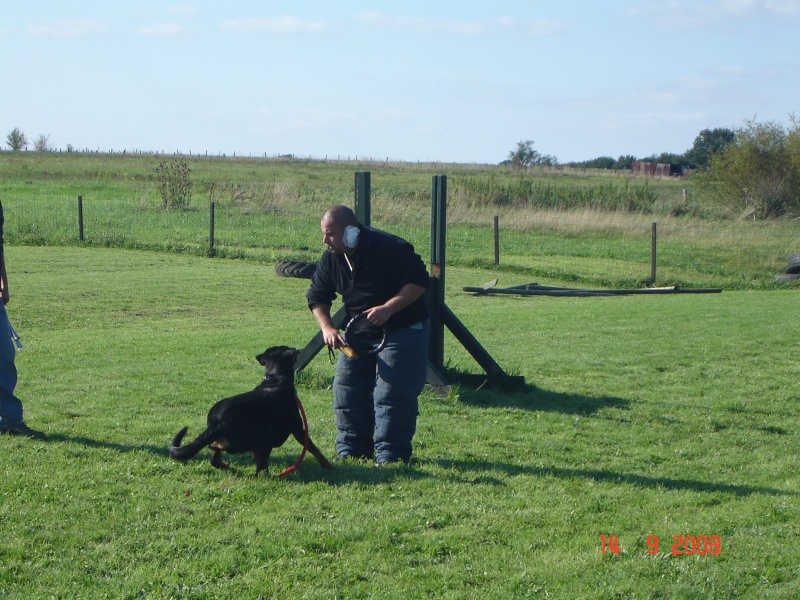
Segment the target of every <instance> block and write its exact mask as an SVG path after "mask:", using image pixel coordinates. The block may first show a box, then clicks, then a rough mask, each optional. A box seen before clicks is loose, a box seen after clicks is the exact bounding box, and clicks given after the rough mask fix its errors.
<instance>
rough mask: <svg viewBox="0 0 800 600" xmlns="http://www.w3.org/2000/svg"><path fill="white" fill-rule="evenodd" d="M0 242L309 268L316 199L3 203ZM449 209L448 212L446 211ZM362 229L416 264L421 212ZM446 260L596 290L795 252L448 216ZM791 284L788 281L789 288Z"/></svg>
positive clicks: (573, 222) (792, 241)
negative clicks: (387, 236)
mask: <svg viewBox="0 0 800 600" xmlns="http://www.w3.org/2000/svg"><path fill="white" fill-rule="evenodd" d="M3 205H4V209H5V220H6V224H5V238H6V242H7V243H8V244H10V245H14V244H17V245H48V246H54V245H85V246H105V247H120V248H135V249H145V250H154V251H168V252H187V253H192V254H197V255H207V256H218V257H227V258H243V259H252V260H260V261H264V262H269V261H277V260H297V261H316V260H317V259H318V258H319V255H320V253H321V251H322V250H323V246H322V235H321V232H320V229H319V218H320V216H321V213H322V210H324V208H325V207H326V205H325V204H324V201H322V202H295V203H293V204H288V205H283V206H274V207H269V206H258V207H254V206H252V205H250V204H248V203H247V202H246V201H242V202H234V201H227V202H208V201H203V200H202V199H198V198H195V199H194V200H193V201H192V202H191V205H190V206H189V207H188V208H186V209H172V210H164V209H162V208H161V207H160V205H159V204H158V203H154V202H150V203H146V202H142V201H136V200H131V199H122V200H113V199H103V200H99V199H89V198H84V197H83V196H75V195H69V196H66V195H65V196H64V197H61V198H49V199H36V200H30V199H28V200H15V199H13V198H6V199H4V200H3ZM449 210H450V208H448V211H449ZM371 214H372V225H374V226H376V227H379V228H381V229H384V230H387V231H390V232H392V233H395V234H397V235H400V236H402V237H404V238H406V239H408V240H409V241H411V242H412V243H413V244H414V245H415V247H416V249H417V251H418V252H419V254H420V255H421V256H423V258H424V259H426V260H427V259H428V258H429V248H430V241H431V230H430V227H431V220H430V208H429V207H426V206H424V205H404V206H401V205H400V204H399V203H398V202H397V201H396V200H395V199H393V198H382V197H380V195H376V196H375V197H373V200H372V211H371ZM446 248H447V250H446V258H447V263H448V264H450V265H454V266H458V267H466V268H470V267H474V268H484V269H492V270H496V271H498V272H499V273H504V278H505V279H507V280H509V279H513V280H515V283H523V282H524V280H525V278H530V279H544V280H546V281H562V282H578V283H582V284H586V285H596V286H610V287H622V286H636V287H640V286H644V285H676V284H677V285H683V286H689V287H709V286H716V287H723V288H727V289H736V288H760V287H772V286H775V285H778V284H780V285H784V284H787V282H784V281H780V282H777V281H776V276H778V275H781V274H784V273H785V272H786V270H787V259H788V257H790V255H792V254H793V253H795V252H798V251H800V227H798V224H797V223H796V222H791V221H785V222H753V221H748V222H724V223H709V224H706V223H702V222H700V223H698V222H696V221H692V222H687V221H681V220H680V219H666V220H664V221H662V222H659V221H653V220H652V219H651V218H649V217H648V216H647V215H635V216H632V215H618V214H616V215H615V214H605V213H597V212H592V211H587V212H584V213H559V212H539V213H537V212H530V213H525V214H520V213H513V212H508V213H505V214H499V215H498V214H489V213H483V214H464V213H462V212H461V211H460V210H458V209H456V210H454V216H453V218H452V219H451V218H448V227H447V238H446ZM788 284H789V285H792V284H793V283H792V282H788Z"/></svg>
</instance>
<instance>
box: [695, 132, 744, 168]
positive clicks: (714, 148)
mask: <svg viewBox="0 0 800 600" xmlns="http://www.w3.org/2000/svg"><path fill="white" fill-rule="evenodd" d="M735 141H736V133H735V132H734V131H733V130H732V129H727V128H725V127H717V128H716V129H703V131H701V132H700V133H699V134H698V135H697V137H696V138H695V139H694V144H692V147H691V148H690V149H689V150H687V151H686V154H685V159H686V164H687V165H688V166H690V167H691V168H693V169H702V168H705V167H707V166H708V165H709V163H710V162H711V157H712V156H713V155H714V154H717V153H719V152H722V151H723V150H724V149H725V147H726V146H727V145H728V144H731V143H733V142H735Z"/></svg>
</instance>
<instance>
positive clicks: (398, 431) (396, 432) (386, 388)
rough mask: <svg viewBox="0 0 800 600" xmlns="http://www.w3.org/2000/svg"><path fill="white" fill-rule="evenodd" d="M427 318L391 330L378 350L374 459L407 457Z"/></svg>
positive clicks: (422, 370)
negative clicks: (382, 347)
mask: <svg viewBox="0 0 800 600" xmlns="http://www.w3.org/2000/svg"><path fill="white" fill-rule="evenodd" d="M429 331H430V322H429V321H428V320H426V321H425V322H423V323H420V324H418V325H413V326H411V327H407V328H405V329H401V330H399V331H395V332H392V333H391V334H390V335H389V336H388V338H387V340H386V347H385V348H384V349H383V350H382V351H381V352H380V353H379V354H378V364H377V369H378V371H377V375H378V378H377V383H376V385H375V392H374V397H375V462H377V463H387V462H396V461H403V462H408V461H409V460H410V459H411V453H412V450H413V448H412V443H411V440H412V438H413V437H414V434H415V433H416V429H417V415H418V414H419V394H420V393H421V392H422V389H423V388H424V387H425V380H426V376H427V365H428V362H427V360H428V336H429Z"/></svg>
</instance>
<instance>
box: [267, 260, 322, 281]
mask: <svg viewBox="0 0 800 600" xmlns="http://www.w3.org/2000/svg"><path fill="white" fill-rule="evenodd" d="M316 271H317V263H312V262H303V261H298V260H279V261H278V262H277V263H275V274H276V275H280V276H281V277H298V278H300V279H311V278H312V277H313V276H314V273H316Z"/></svg>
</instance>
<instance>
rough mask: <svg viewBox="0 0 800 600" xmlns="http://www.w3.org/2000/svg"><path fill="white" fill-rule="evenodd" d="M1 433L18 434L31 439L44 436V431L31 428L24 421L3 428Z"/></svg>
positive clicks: (39, 438)
mask: <svg viewBox="0 0 800 600" xmlns="http://www.w3.org/2000/svg"><path fill="white" fill-rule="evenodd" d="M3 433H7V434H8V435H18V436H21V437H27V438H31V439H37V440H41V439H44V438H45V435H44V433H42V432H41V431H36V430H35V429H31V428H30V427H28V426H27V425H25V423H20V424H19V425H13V426H11V427H9V428H8V429H4V430H3Z"/></svg>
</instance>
